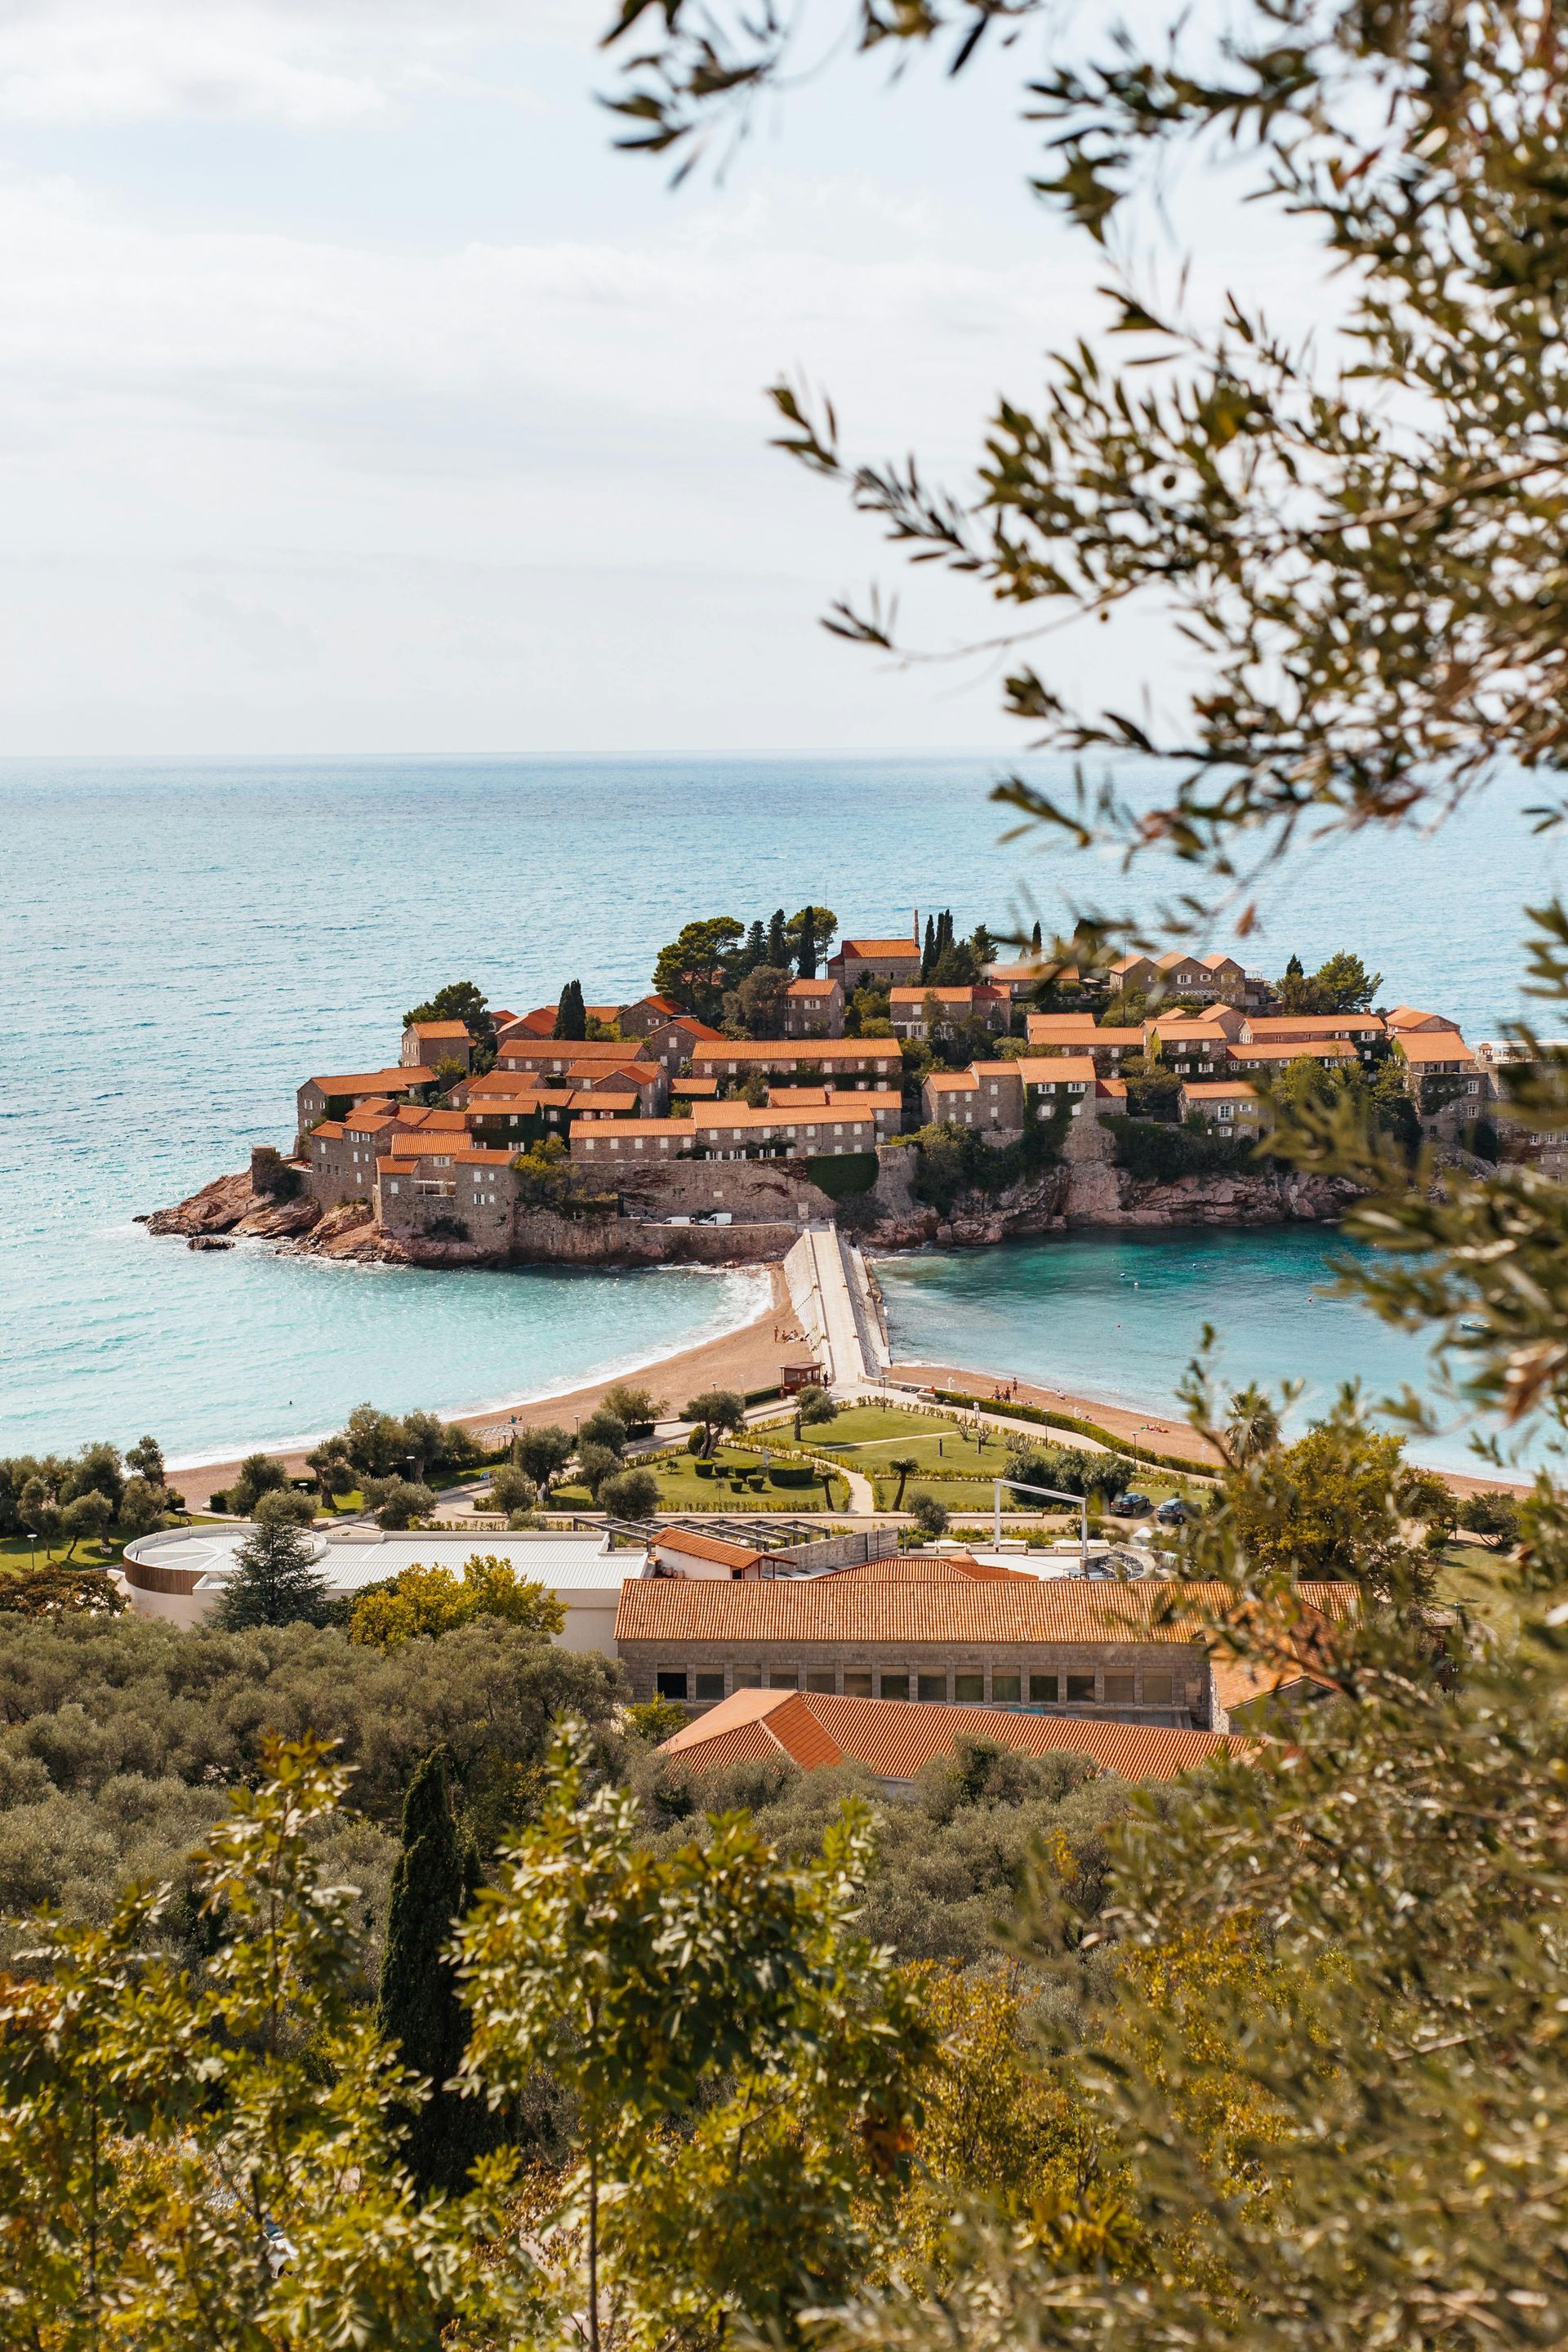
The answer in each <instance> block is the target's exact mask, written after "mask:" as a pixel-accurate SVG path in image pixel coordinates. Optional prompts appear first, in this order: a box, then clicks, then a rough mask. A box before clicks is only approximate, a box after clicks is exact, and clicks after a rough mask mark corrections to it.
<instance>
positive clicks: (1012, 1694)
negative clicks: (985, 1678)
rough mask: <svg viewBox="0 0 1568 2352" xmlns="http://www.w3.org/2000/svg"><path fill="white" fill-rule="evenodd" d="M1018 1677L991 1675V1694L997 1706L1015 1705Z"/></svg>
mask: <svg viewBox="0 0 1568 2352" xmlns="http://www.w3.org/2000/svg"><path fill="white" fill-rule="evenodd" d="M1018 1685H1019V1677H1018V1675H992V1677H991V1696H992V1698H993V1700H994V1703H995V1704H996V1706H1017V1704H1018Z"/></svg>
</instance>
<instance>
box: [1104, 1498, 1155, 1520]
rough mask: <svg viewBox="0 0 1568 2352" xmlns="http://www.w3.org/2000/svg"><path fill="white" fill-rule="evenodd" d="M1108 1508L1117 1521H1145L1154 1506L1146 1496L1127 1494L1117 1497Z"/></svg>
mask: <svg viewBox="0 0 1568 2352" xmlns="http://www.w3.org/2000/svg"><path fill="white" fill-rule="evenodd" d="M1110 1507H1111V1509H1112V1510H1113V1511H1114V1512H1115V1514H1116V1516H1117V1517H1118V1518H1119V1519H1146V1518H1147V1517H1148V1516H1149V1514H1150V1512H1151V1511H1152V1509H1153V1507H1154V1506H1153V1504H1152V1502H1151V1501H1150V1500H1149V1497H1148V1496H1147V1495H1134V1494H1132V1493H1131V1492H1129V1493H1127V1494H1125V1495H1118V1496H1117V1497H1116V1500H1115V1502H1114V1503H1112V1505H1111V1506H1110Z"/></svg>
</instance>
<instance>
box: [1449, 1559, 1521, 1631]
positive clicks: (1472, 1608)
mask: <svg viewBox="0 0 1568 2352" xmlns="http://www.w3.org/2000/svg"><path fill="white" fill-rule="evenodd" d="M1517 1573H1518V1563H1517V1561H1514V1560H1511V1559H1509V1557H1508V1555H1507V1554H1506V1553H1505V1552H1497V1551H1489V1550H1488V1549H1486V1547H1485V1545H1484V1544H1462V1543H1460V1544H1446V1545H1445V1546H1444V1548H1443V1553H1442V1558H1441V1559H1440V1561H1439V1562H1438V1565H1437V1590H1436V1598H1437V1599H1438V1600H1439V1601H1449V1602H1451V1603H1453V1604H1455V1605H1457V1606H1458V1607H1460V1608H1463V1609H1467V1610H1468V1611H1469V1612H1470V1613H1471V1614H1472V1615H1473V1616H1475V1617H1479V1618H1480V1619H1481V1620H1482V1621H1483V1622H1484V1623H1486V1624H1488V1625H1489V1626H1490V1627H1491V1628H1492V1631H1493V1632H1494V1633H1503V1634H1511V1633H1516V1632H1517V1631H1518V1627H1519V1603H1518V1601H1516V1600H1515V1598H1514V1596H1513V1594H1512V1593H1511V1592H1509V1591H1505V1590H1504V1586H1505V1584H1506V1582H1507V1580H1508V1579H1509V1578H1510V1576H1513V1575H1517Z"/></svg>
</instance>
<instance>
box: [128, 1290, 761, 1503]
mask: <svg viewBox="0 0 1568 2352" xmlns="http://www.w3.org/2000/svg"><path fill="white" fill-rule="evenodd" d="M271 1246H272V1245H271V1244H267V1243H260V1244H258V1247H259V1248H261V1249H264V1250H270V1249H271ZM639 1270H640V1271H647V1272H648V1273H657V1272H658V1271H659V1269H658V1267H651V1266H650V1267H647V1268H646V1269H639ZM682 1270H683V1271H684V1269H682ZM701 1270H702V1271H703V1272H705V1273H707V1272H711V1273H713V1274H739V1275H744V1276H767V1275H771V1274H772V1273H773V1271H774V1269H773V1266H772V1265H733V1266H723V1265H717V1266H713V1267H711V1268H709V1267H704V1268H703V1269H701ZM353 1271H355V1272H356V1273H357V1272H363V1273H375V1272H376V1271H378V1269H377V1268H376V1267H374V1266H356V1267H355V1268H353ZM398 1271H417V1272H439V1271H440V1269H439V1268H409V1269H401V1268H400V1269H398ZM774 1288H775V1290H776V1285H775V1286H774ZM787 1305H788V1302H787V1300H786V1301H785V1307H786V1308H787ZM777 1306H778V1299H777V1297H776V1296H775V1297H773V1307H777ZM769 1311H770V1309H769V1306H768V1303H767V1301H766V1300H765V1299H763V1298H762V1297H761V1294H760V1292H759V1303H758V1305H757V1306H756V1307H754V1308H753V1309H752V1312H751V1313H750V1314H748V1315H746V1316H743V1317H742V1319H741V1320H740V1321H739V1322H738V1323H730V1324H726V1325H725V1326H724V1328H722V1329H721V1330H718V1331H711V1332H710V1333H709V1334H708V1336H707V1338H706V1339H692V1340H690V1341H689V1342H688V1343H687V1345H686V1346H685V1347H684V1348H680V1349H676V1350H675V1351H674V1352H673V1354H672V1353H665V1354H662V1355H652V1356H638V1357H637V1358H636V1359H635V1360H633V1361H632V1362H630V1363H624V1364H616V1365H614V1366H612V1367H610V1368H609V1369H608V1370H605V1371H604V1372H602V1373H600V1374H599V1375H598V1376H597V1379H596V1381H592V1382H590V1381H584V1380H582V1379H576V1380H568V1381H567V1382H566V1385H564V1386H563V1387H561V1388H550V1389H540V1390H537V1391H535V1392H534V1393H533V1394H531V1395H530V1396H526V1397H519V1396H504V1397H495V1398H491V1399H489V1400H487V1401H486V1402H483V1403H479V1404H463V1405H456V1406H453V1407H451V1408H449V1409H443V1408H442V1407H441V1406H439V1405H430V1406H424V1405H420V1406H414V1405H410V1406H409V1407H407V1408H406V1409H407V1411H409V1412H436V1413H438V1414H439V1416H440V1418H441V1419H442V1420H443V1421H450V1422H461V1423H462V1424H463V1426H464V1427H465V1428H470V1427H473V1426H474V1425H476V1424H477V1423H488V1422H490V1421H497V1420H500V1419H502V1418H503V1417H505V1416H509V1415H510V1414H513V1413H520V1412H524V1411H525V1410H528V1411H531V1410H532V1408H533V1407H535V1406H544V1405H549V1404H562V1403H564V1402H567V1401H568V1400H569V1399H571V1398H573V1397H576V1396H579V1395H586V1394H587V1393H588V1392H589V1390H590V1388H595V1389H599V1390H602V1389H606V1388H613V1387H614V1386H615V1385H616V1381H633V1380H637V1378H638V1377H639V1376H641V1375H643V1374H645V1373H650V1372H657V1371H658V1369H659V1367H660V1366H661V1365H663V1364H668V1363H672V1362H674V1361H675V1360H676V1359H677V1357H679V1356H685V1355H697V1354H700V1352H701V1350H702V1349H705V1348H710V1347H719V1346H721V1345H722V1343H723V1342H724V1341H725V1340H727V1339H734V1338H736V1337H737V1336H738V1335H739V1334H740V1333H741V1332H743V1331H748V1330H750V1329H751V1328H752V1325H753V1324H754V1323H756V1322H758V1321H760V1320H761V1318H762V1317H763V1315H765V1314H767V1313H768V1312H769ZM781 1311H783V1310H781ZM341 1425H342V1424H341V1423H334V1424H333V1425H332V1427H330V1428H324V1429H317V1430H310V1431H304V1432H297V1433H295V1434H294V1435H292V1436H289V1437H275V1438H263V1439H258V1440H257V1441H255V1442H254V1443H251V1444H246V1445H245V1446H244V1450H243V1452H242V1453H237V1452H236V1451H235V1449H234V1445H233V1444H232V1443H231V1444H229V1445H228V1446H227V1447H226V1449H225V1450H224V1451H222V1452H218V1451H216V1449H209V1450H207V1451H205V1452H203V1453H200V1454H182V1455H180V1456H179V1457H178V1459H175V1458H174V1456H172V1455H171V1456H170V1457H169V1459H168V1463H167V1467H168V1469H169V1471H170V1472H171V1473H172V1474H176V1475H179V1476H180V1477H181V1478H195V1477H199V1476H201V1475H203V1474H204V1473H205V1472H206V1471H209V1470H210V1471H213V1472H215V1473H216V1472H218V1471H221V1470H229V1471H232V1470H235V1469H237V1467H238V1465H239V1464H240V1463H241V1461H243V1460H244V1458H245V1455H246V1454H275V1455H276V1456H277V1458H278V1459H279V1461H284V1460H291V1459H293V1458H294V1457H296V1456H299V1457H300V1458H301V1459H302V1458H303V1456H304V1454H305V1453H306V1452H307V1451H308V1450H309V1449H310V1447H312V1446H316V1445H320V1444H321V1443H322V1441H323V1439H325V1438H328V1437H331V1436H332V1435H333V1434H334V1432H335V1430H336V1428H338V1427H341ZM219 1484H220V1485H221V1484H222V1480H221V1479H220V1480H219Z"/></svg>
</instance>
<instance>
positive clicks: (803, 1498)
mask: <svg viewBox="0 0 1568 2352" xmlns="http://www.w3.org/2000/svg"><path fill="white" fill-rule="evenodd" d="M786 1437H787V1442H788V1443H789V1444H793V1443H794V1439H793V1436H787V1433H786ZM762 1444H765V1440H763V1441H759V1444H758V1446H757V1448H756V1449H754V1450H753V1449H752V1448H750V1447H746V1448H742V1447H739V1446H734V1445H721V1446H720V1448H719V1449H718V1452H717V1453H716V1454H715V1455H714V1457H713V1461H712V1463H711V1465H704V1472H700V1471H699V1468H698V1464H697V1459H696V1456H695V1455H694V1454H676V1455H675V1456H674V1457H673V1459H672V1460H669V1461H654V1462H642V1461H639V1462H636V1463H633V1464H632V1465H629V1466H630V1467H632V1468H635V1469H638V1470H644V1469H646V1470H651V1471H652V1472H653V1475H654V1476H655V1477H656V1478H657V1479H658V1509H659V1510H661V1511H729V1512H736V1511H782V1512H785V1513H788V1514H790V1515H792V1516H796V1515H798V1516H801V1517H804V1516H805V1514H806V1513H808V1512H812V1511H821V1510H824V1509H826V1504H825V1502H824V1500H823V1494H822V1481H821V1480H820V1479H819V1478H817V1477H816V1476H812V1477H811V1479H810V1481H809V1483H805V1482H803V1481H802V1478H801V1473H802V1471H803V1470H804V1469H805V1465H804V1464H797V1463H794V1462H790V1463H774V1464H773V1467H772V1469H771V1470H770V1471H769V1472H768V1473H767V1474H766V1475H764V1474H763V1466H762V1450H761V1449H762ZM704 1473H705V1474H706V1475H704ZM845 1499H846V1497H845V1490H844V1484H843V1481H842V1480H838V1481H836V1482H835V1486H834V1503H835V1507H836V1508H837V1509H839V1510H842V1509H843V1508H844V1507H845ZM550 1500H551V1503H552V1505H556V1504H558V1505H560V1506H561V1507H562V1508H563V1509H571V1508H573V1507H575V1508H577V1509H578V1510H584V1511H585V1510H591V1509H592V1508H593V1505H592V1503H591V1501H590V1498H589V1496H588V1490H587V1488H586V1487H585V1486H557V1487H555V1488H554V1489H553V1491H552V1495H551V1497H550Z"/></svg>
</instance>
